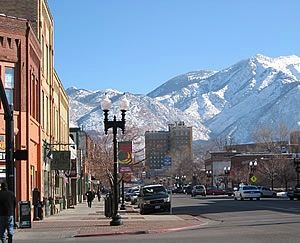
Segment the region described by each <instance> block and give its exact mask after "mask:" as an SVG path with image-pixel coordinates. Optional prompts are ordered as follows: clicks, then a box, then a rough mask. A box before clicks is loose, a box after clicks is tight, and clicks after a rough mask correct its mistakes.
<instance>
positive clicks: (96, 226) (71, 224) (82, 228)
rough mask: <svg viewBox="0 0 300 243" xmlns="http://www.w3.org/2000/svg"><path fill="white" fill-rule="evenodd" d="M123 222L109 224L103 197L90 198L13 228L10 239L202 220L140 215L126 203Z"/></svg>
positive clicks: (173, 226)
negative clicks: (13, 233) (20, 226)
mask: <svg viewBox="0 0 300 243" xmlns="http://www.w3.org/2000/svg"><path fill="white" fill-rule="evenodd" d="M119 213H120V214H121V216H122V221H123V225H120V226H110V221H111V219H110V218H106V217H105V216H104V200H103V198H101V202H98V201H96V200H94V202H93V205H92V208H88V207H87V204H86V203H81V204H77V205H76V206H75V208H74V209H66V210H63V211H62V212H60V213H59V214H57V215H52V216H50V217H47V218H45V219H44V220H41V221H33V222H32V228H29V229H16V233H15V236H14V239H15V240H16V242H18V241H19V242H21V241H22V240H32V241H35V240H38V239H51V240H55V239H57V240H61V241H62V240H63V239H67V238H69V239H70V238H73V237H92V236H105V235H119V234H149V233H163V232H170V231H179V230H187V229H193V228H198V227H201V226H202V225H204V224H206V223H207V220H206V219H203V218H199V217H193V216H191V215H170V214H166V213H165V214H149V215H140V214H139V211H138V209H137V208H135V207H133V206H132V205H129V204H126V210H119Z"/></svg>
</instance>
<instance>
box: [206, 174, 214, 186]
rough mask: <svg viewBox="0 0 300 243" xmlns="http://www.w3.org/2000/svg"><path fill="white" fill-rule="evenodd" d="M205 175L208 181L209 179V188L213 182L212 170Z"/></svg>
mask: <svg viewBox="0 0 300 243" xmlns="http://www.w3.org/2000/svg"><path fill="white" fill-rule="evenodd" d="M205 174H206V176H207V178H208V179H209V178H211V186H213V183H214V180H213V173H212V170H207V171H205Z"/></svg>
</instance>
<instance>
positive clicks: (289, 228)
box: [91, 194, 300, 243]
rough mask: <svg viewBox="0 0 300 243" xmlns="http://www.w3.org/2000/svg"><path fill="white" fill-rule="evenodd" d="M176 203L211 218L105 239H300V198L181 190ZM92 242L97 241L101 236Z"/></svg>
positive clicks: (181, 208) (166, 242) (280, 241)
mask: <svg viewBox="0 0 300 243" xmlns="http://www.w3.org/2000/svg"><path fill="white" fill-rule="evenodd" d="M173 206H174V208H173V213H174V214H182V213H189V214H192V215H194V216H201V217H205V218H208V219H210V220H211V221H210V222H209V224H208V225H206V226H204V227H203V228H201V229H196V230H189V231H181V232H173V233H164V234H156V235H139V236H122V237H115V238H113V239H112V238H109V237H106V238H101V242H124V243H127V242H128V243H129V242H131V243H135V242H140V241H141V240H142V241H143V242H147V243H148V242H149V243H150V242H151V243H152V242H163V243H171V242H174V243H177V242H178V243H179V242H185V243H189V242H195V243H196V242H205V243H207V242H212V243H215V242H216V243H217V242H218V243H219V242H220V243H221V242H222V243H227V242H228V243H229V242H230V243H234V242H242V243H248V242H249V243H252V242H268V243H269V242H272V243H273V242H274V243H283V242H284V243H287V242H290V243H297V242H300V230H299V229H300V201H289V200H286V199H262V200H260V201H255V200H254V201H247V200H245V201H234V200H233V199H232V198H228V197H217V198H204V197H200V196H199V197H196V198H191V197H189V196H186V195H180V194H179V195H174V197H173ZM94 240H95V241H94ZM98 240H99V239H98ZM91 242H97V239H93V241H91Z"/></svg>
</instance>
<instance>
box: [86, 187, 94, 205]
mask: <svg viewBox="0 0 300 243" xmlns="http://www.w3.org/2000/svg"><path fill="white" fill-rule="evenodd" d="M85 195H86V200H87V204H88V207H89V208H91V207H92V201H93V200H94V197H95V195H94V193H93V192H92V191H91V190H90V189H89V190H88V191H87V192H86V194H85Z"/></svg>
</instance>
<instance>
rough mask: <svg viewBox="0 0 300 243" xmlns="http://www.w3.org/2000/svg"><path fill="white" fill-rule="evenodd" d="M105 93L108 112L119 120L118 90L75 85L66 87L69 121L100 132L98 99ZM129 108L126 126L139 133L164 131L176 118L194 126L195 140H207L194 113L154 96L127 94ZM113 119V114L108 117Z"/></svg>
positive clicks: (101, 121) (203, 129)
mask: <svg viewBox="0 0 300 243" xmlns="http://www.w3.org/2000/svg"><path fill="white" fill-rule="evenodd" d="M105 93H106V94H107V95H108V96H109V98H110V99H111V101H112V111H110V113H109V114H111V116H112V115H116V116H117V118H118V119H120V115H121V113H120V111H118V101H119V99H120V97H121V96H122V95H123V93H122V92H119V91H117V90H112V89H107V90H103V91H94V92H92V91H87V90H83V89H76V88H74V87H72V88H69V89H67V94H68V95H69V98H70V113H71V114H70V119H71V123H72V124H77V126H81V127H83V128H84V129H85V130H97V131H99V132H103V111H102V109H101V107H100V100H101V99H102V98H103V97H104V95H105ZM126 98H127V99H128V100H129V103H130V108H129V110H128V111H127V112H126V117H125V119H126V127H127V128H128V129H129V128H133V129H138V131H139V133H140V134H141V135H144V133H145V131H157V130H167V129H168V124H170V123H175V122H176V121H185V123H186V125H188V126H193V128H194V131H193V135H194V139H196V140H198V139H201V140H206V139H208V133H209V132H208V130H207V129H206V128H205V126H204V125H203V124H202V123H201V122H200V121H199V120H198V119H197V118H194V117H193V116H191V115H189V114H187V113H186V112H183V111H180V110H178V109H176V108H173V107H168V106H165V105H164V104H162V103H161V102H159V101H158V100H156V99H153V98H151V97H148V96H146V95H140V94H139V95H136V94H130V93H126ZM111 118H112V117H111Z"/></svg>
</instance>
